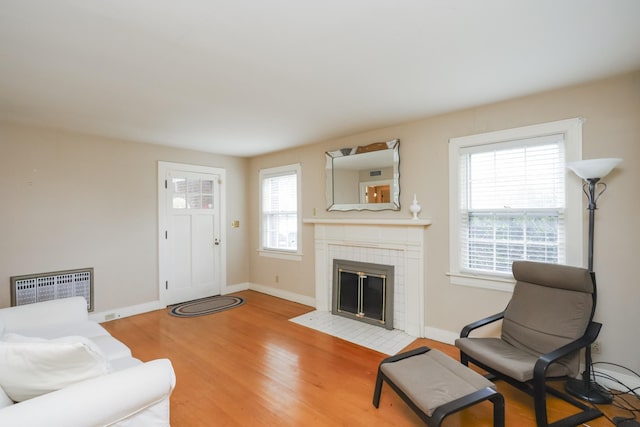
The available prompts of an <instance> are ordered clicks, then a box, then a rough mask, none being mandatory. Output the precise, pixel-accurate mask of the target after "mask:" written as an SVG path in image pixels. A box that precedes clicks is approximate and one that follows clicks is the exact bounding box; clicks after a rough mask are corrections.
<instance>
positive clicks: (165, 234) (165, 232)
mask: <svg viewBox="0 0 640 427" xmlns="http://www.w3.org/2000/svg"><path fill="white" fill-rule="evenodd" d="M164 238H165V240H166V239H168V238H169V232H168V231H167V230H164Z"/></svg>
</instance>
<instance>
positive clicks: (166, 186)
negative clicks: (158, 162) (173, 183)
mask: <svg viewBox="0 0 640 427" xmlns="http://www.w3.org/2000/svg"><path fill="white" fill-rule="evenodd" d="M164 188H165V189H167V188H169V187H168V184H167V180H166V179H165V180H164Z"/></svg>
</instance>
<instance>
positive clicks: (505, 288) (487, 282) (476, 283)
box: [446, 273, 515, 293]
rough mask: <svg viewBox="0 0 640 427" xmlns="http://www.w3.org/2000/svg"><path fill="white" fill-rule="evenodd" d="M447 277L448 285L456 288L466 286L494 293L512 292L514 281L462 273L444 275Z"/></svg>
mask: <svg viewBox="0 0 640 427" xmlns="http://www.w3.org/2000/svg"><path fill="white" fill-rule="evenodd" d="M446 274H447V276H449V283H451V284H452V285H458V286H468V287H472V288H481V289H491V290H494V291H502V292H510V293H511V292H513V286H514V284H515V281H514V280H513V278H506V277H505V278H503V277H496V276H481V275H473V274H464V273H446Z"/></svg>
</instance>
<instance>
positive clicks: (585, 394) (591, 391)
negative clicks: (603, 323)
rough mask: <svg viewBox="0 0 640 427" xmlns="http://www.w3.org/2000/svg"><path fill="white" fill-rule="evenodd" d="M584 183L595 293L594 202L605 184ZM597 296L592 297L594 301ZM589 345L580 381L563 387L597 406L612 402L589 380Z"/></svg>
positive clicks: (610, 398) (572, 381)
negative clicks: (598, 188) (597, 191)
mask: <svg viewBox="0 0 640 427" xmlns="http://www.w3.org/2000/svg"><path fill="white" fill-rule="evenodd" d="M585 181H586V183H584V184H583V186H582V191H583V192H584V194H585V195H586V196H587V201H588V202H589V204H588V206H587V209H588V210H589V259H588V268H589V272H590V273H591V276H592V277H593V281H594V283H593V284H594V288H593V292H594V294H595V293H596V289H597V288H596V286H595V274H594V272H593V240H594V238H593V235H594V223H595V211H596V209H597V205H596V202H597V201H598V198H599V197H600V196H601V195H602V193H604V191H605V190H606V189H607V184H605V183H604V182H599V181H600V178H585ZM598 186H601V187H602V189H601V190H600V192H599V193H598V194H597V195H596V188H597V187H598ZM596 298H597V296H594V300H595V299H596ZM591 362H592V359H591V345H589V346H587V347H586V348H585V351H584V364H585V367H584V371H583V372H582V379H570V380H568V381H567V383H566V385H565V389H566V390H567V391H568V392H569V393H570V394H572V395H574V396H576V397H578V398H580V399H582V400H586V401H588V402H592V403H597V404H606V403H611V402H612V401H613V396H612V395H611V393H609V391H607V390H606V389H604V388H603V387H602V386H600V385H599V384H598V383H597V382H595V381H592V380H591Z"/></svg>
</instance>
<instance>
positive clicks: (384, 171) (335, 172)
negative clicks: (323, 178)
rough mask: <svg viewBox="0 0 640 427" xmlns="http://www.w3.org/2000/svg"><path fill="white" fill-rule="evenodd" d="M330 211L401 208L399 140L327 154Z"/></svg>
mask: <svg viewBox="0 0 640 427" xmlns="http://www.w3.org/2000/svg"><path fill="white" fill-rule="evenodd" d="M326 160H327V162H326V172H327V185H326V192H327V210H329V211H350V210H372V211H380V210H399V209H400V140H398V139H394V140H391V141H387V142H376V143H373V144H369V145H361V146H358V147H353V148H342V149H340V150H336V151H329V152H327V153H326Z"/></svg>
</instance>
